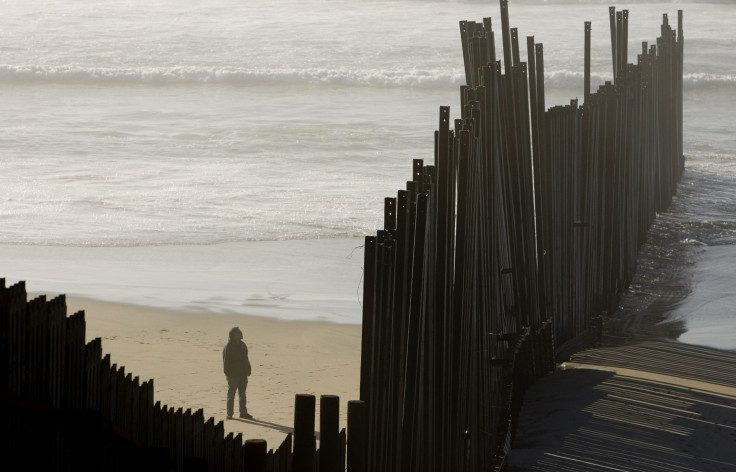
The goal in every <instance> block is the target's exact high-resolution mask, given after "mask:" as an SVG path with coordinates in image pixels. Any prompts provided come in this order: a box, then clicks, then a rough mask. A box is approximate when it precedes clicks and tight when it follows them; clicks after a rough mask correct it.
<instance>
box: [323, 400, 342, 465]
mask: <svg viewBox="0 0 736 472" xmlns="http://www.w3.org/2000/svg"><path fill="white" fill-rule="evenodd" d="M339 418H340V397H338V396H337V395H322V396H321V397H320V400H319V469H318V470H319V472H337V471H338V470H339V469H340V430H339V427H340V424H339V423H340V420H339Z"/></svg>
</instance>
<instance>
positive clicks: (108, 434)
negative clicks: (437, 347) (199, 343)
mask: <svg viewBox="0 0 736 472" xmlns="http://www.w3.org/2000/svg"><path fill="white" fill-rule="evenodd" d="M319 417H320V424H319V426H320V430H321V431H320V433H319V435H320V449H319V450H317V449H316V439H315V435H316V434H317V433H316V432H315V397H314V396H313V395H296V399H295V414H294V432H293V434H288V435H287V436H286V438H285V439H284V441H283V443H282V444H281V445H280V446H279V447H278V448H277V449H275V450H273V449H272V450H267V444H266V441H264V440H261V439H249V440H244V439H243V438H242V435H241V434H237V435H235V434H233V433H229V434H228V435H225V429H224V424H223V422H222V421H219V422H217V423H216V422H215V420H214V419H213V418H209V419H207V420H205V418H204V414H203V411H202V410H201V409H200V410H198V411H196V412H192V411H191V410H189V409H188V410H186V411H183V410H182V409H181V408H179V409H175V408H171V407H168V406H166V405H161V403H160V402H155V401H154V389H153V380H149V381H144V382H141V381H140V380H139V378H138V377H134V376H133V374H132V373H126V372H125V369H124V367H123V366H118V365H116V364H113V363H111V360H110V355H109V354H106V355H104V356H103V355H102V343H101V341H100V339H99V338H96V339H94V340H92V341H90V342H88V343H86V342H85V319H84V312H78V313H75V314H73V315H71V316H67V313H66V299H65V297H64V296H63V295H62V296H59V297H56V298H54V299H53V300H48V301H47V300H46V298H45V297H43V296H42V297H38V298H35V299H33V300H31V301H27V294H26V289H25V284H24V283H23V282H20V283H17V284H15V285H13V286H11V287H5V281H4V279H0V432H1V433H0V434H2V436H1V437H0V466H2V469H3V470H45V471H53V470H74V471H85V470H94V471H131V470H136V471H149V470H150V471H157V472H162V471H177V472H182V471H192V472H194V471H198V472H205V471H207V472H219V471H252V472H267V471H268V472H284V471H286V472H291V471H294V472H313V471H319V472H337V471H340V470H343V471H344V470H345V464H346V461H347V462H348V463H352V464H358V465H354V466H353V467H352V468H351V470H363V469H361V468H360V467H361V466H362V465H363V464H362V461H363V458H364V457H365V428H366V425H365V404H364V403H363V402H361V401H357V400H356V401H350V402H348V428H349V431H350V434H351V442H350V445H349V447H348V446H347V433H346V431H345V429H343V430H342V431H339V429H338V428H339V398H338V397H336V396H330V395H323V396H322V397H321V398H320V415H319Z"/></svg>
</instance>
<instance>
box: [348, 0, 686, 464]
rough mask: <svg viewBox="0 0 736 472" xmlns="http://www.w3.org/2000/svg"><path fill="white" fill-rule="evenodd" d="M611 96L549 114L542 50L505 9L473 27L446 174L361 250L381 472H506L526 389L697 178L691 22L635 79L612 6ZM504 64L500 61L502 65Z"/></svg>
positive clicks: (435, 174)
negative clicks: (686, 178)
mask: <svg viewBox="0 0 736 472" xmlns="http://www.w3.org/2000/svg"><path fill="white" fill-rule="evenodd" d="M609 13H610V31H611V45H612V47H611V50H612V65H613V77H614V79H613V81H612V82H606V83H605V84H604V85H602V86H601V87H599V89H598V90H597V91H595V92H593V93H592V92H591V91H590V33H591V25H590V23H589V22H586V23H585V25H584V31H583V32H584V38H585V43H584V44H585V48H584V51H585V58H584V59H585V61H584V64H585V65H584V68H585V71H584V102H583V103H582V104H579V103H578V102H577V100H572V101H571V102H570V104H569V105H566V106H555V107H552V108H550V109H546V108H545V90H544V54H543V45H542V44H537V43H535V42H534V37H528V38H527V57H526V62H523V61H522V60H521V54H520V52H521V51H520V48H519V38H518V31H517V30H516V29H515V28H510V27H509V15H508V2H507V0H501V29H500V38H501V39H500V41H499V42H500V43H501V50H502V57H498V58H497V56H496V42H497V39H496V38H497V37H496V33H495V31H494V29H493V28H494V27H493V25H492V22H491V19H490V18H485V19H484V20H483V21H482V22H472V21H462V22H460V34H461V39H462V50H463V58H464V63H465V75H466V84H467V85H465V86H462V87H461V94H460V95H461V103H460V118H459V119H456V120H455V121H454V126H453V127H452V128H451V123H450V110H449V107H440V110H439V126H438V130H437V131H436V132H435V149H434V162H433V163H432V164H431V165H425V163H424V162H423V161H421V160H414V162H413V168H412V176H411V179H410V180H409V181H408V182H407V184H406V189H404V190H399V191H398V194H397V196H396V197H390V198H386V200H385V207H384V208H385V211H384V214H385V218H384V227H383V229H382V230H380V231H378V232H377V234H376V235H375V236H369V237H366V240H365V268H364V294H363V336H362V352H361V382H360V398H361V400H363V401H365V402H366V405H367V415H368V441H367V446H366V447H367V451H368V454H367V459H366V460H367V468H366V470H371V471H388V470H396V471H399V470H400V471H449V470H452V471H478V470H503V469H504V468H505V464H506V456H507V453H508V451H509V449H510V445H511V441H512V439H513V435H514V427H515V419H516V417H517V413H518V410H519V408H520V402H521V398H522V397H523V393H524V391H525V390H526V388H527V387H528V386H529V385H530V384H531V383H532V382H534V381H535V380H536V379H538V378H539V377H541V376H542V375H544V374H545V373H547V372H549V371H550V370H552V369H553V368H554V365H555V361H556V359H561V358H564V357H565V356H566V355H568V354H569V353H571V352H574V351H575V350H576V349H579V348H580V347H583V346H585V345H589V344H590V343H592V342H594V341H595V339H596V338H597V337H598V336H599V332H600V330H601V326H602V317H604V316H605V315H606V314H607V313H612V312H613V311H614V310H615V309H616V306H617V304H618V300H619V298H620V295H621V293H622V291H623V290H625V289H626V287H628V285H629V283H630V281H631V278H632V277H633V274H634V272H635V270H636V256H637V253H638V250H639V248H640V247H641V245H642V244H643V242H644V241H645V240H646V235H647V231H648V229H649V226H650V224H651V222H652V220H653V218H654V217H655V215H656V214H657V212H661V211H663V210H664V209H666V208H667V206H668V205H669V203H670V201H671V198H672V196H673V195H674V193H675V190H676V185H677V182H678V181H679V179H680V177H681V175H682V172H683V168H684V158H683V153H682V66H683V63H682V60H683V45H684V39H683V30H682V11H679V13H678V27H677V30H675V29H673V28H672V27H671V26H670V25H669V23H668V18H667V15H664V21H663V24H662V28H661V36H660V37H659V38H658V39H657V41H656V44H653V45H651V46H649V45H648V44H647V43H643V44H642V50H641V53H640V54H639V55H638V59H637V63H636V64H628V63H627V57H628V54H627V44H628V11H627V10H623V11H616V9H615V7H610V9H609ZM501 59H502V60H501Z"/></svg>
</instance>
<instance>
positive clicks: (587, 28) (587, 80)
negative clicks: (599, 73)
mask: <svg viewBox="0 0 736 472" xmlns="http://www.w3.org/2000/svg"><path fill="white" fill-rule="evenodd" d="M584 67H585V79H584V85H583V88H584V91H585V94H584V95H583V96H584V97H585V98H584V100H585V102H584V103H585V104H586V105H587V104H588V101H589V99H590V21H586V22H585V66H584Z"/></svg>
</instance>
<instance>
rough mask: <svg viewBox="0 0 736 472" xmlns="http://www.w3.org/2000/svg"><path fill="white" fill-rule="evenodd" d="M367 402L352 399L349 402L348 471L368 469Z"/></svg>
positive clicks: (361, 471)
mask: <svg viewBox="0 0 736 472" xmlns="http://www.w3.org/2000/svg"><path fill="white" fill-rule="evenodd" d="M365 410H366V408H365V402H363V401H360V400H350V401H349V402H348V460H347V462H348V463H347V466H348V467H347V470H348V472H365V470H366V457H365V455H366V451H367V448H366V440H367V435H366V432H367V428H366V426H367V423H366V417H365V414H366V411H365Z"/></svg>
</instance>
